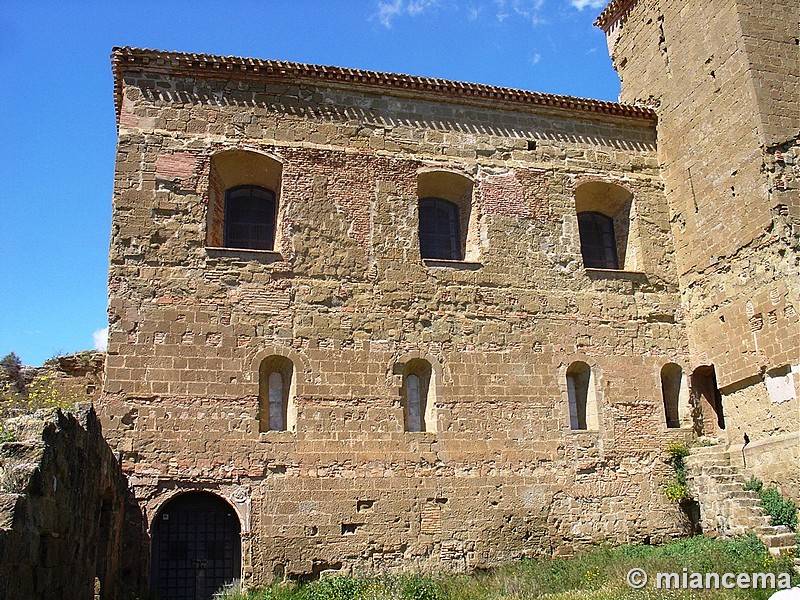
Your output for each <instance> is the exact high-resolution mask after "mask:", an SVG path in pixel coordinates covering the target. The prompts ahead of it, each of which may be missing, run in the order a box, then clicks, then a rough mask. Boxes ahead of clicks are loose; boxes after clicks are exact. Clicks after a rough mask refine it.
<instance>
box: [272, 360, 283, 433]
mask: <svg viewBox="0 0 800 600" xmlns="http://www.w3.org/2000/svg"><path fill="white" fill-rule="evenodd" d="M285 413H286V410H285V407H284V402H283V377H282V376H281V374H280V373H278V372H273V373H270V375H269V428H270V429H271V430H273V431H283V430H284V429H286V418H285V416H284V415H285Z"/></svg>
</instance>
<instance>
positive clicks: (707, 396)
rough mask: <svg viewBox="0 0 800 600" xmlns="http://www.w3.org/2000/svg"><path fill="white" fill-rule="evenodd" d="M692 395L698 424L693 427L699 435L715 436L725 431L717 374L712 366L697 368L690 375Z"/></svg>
mask: <svg viewBox="0 0 800 600" xmlns="http://www.w3.org/2000/svg"><path fill="white" fill-rule="evenodd" d="M692 394H693V396H694V400H695V406H696V407H697V408H698V409H699V413H700V415H699V416H700V423H696V424H695V427H696V429H697V430H698V431H697V432H698V434H700V435H712V436H713V435H717V434H718V433H719V432H720V431H724V429H725V413H724V411H723V409H722V394H721V393H720V391H719V388H717V374H716V372H715V371H714V366H713V365H707V366H702V367H697V368H696V369H695V370H694V373H692Z"/></svg>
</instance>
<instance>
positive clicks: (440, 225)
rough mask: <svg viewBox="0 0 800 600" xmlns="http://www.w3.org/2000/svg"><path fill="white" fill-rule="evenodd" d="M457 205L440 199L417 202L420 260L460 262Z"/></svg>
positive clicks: (459, 218)
mask: <svg viewBox="0 0 800 600" xmlns="http://www.w3.org/2000/svg"><path fill="white" fill-rule="evenodd" d="M460 220H461V217H460V214H459V209H458V205H457V204H455V203H454V202H450V201H448V200H443V199H442V198H422V199H420V201H419V253H420V256H421V257H422V258H438V259H442V260H462V258H463V255H462V252H461V229H460Z"/></svg>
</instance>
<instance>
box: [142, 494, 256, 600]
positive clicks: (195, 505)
mask: <svg viewBox="0 0 800 600" xmlns="http://www.w3.org/2000/svg"><path fill="white" fill-rule="evenodd" d="M152 535H153V554H152V563H151V564H152V568H151V577H150V585H151V587H152V589H153V591H155V592H156V594H157V597H158V598H159V599H160V600H211V598H213V596H214V593H215V592H217V591H219V590H220V589H221V588H223V587H224V586H225V585H228V584H230V583H231V582H233V581H234V580H237V579H239V578H240V577H241V575H240V574H241V564H242V547H241V539H240V537H239V519H238V517H237V516H236V513H235V512H234V510H233V508H231V506H230V505H229V504H228V503H227V502H225V501H224V500H222V499H221V498H219V497H217V496H214V495H213V494H208V493H205V492H189V493H187V494H183V495H181V496H177V497H176V498H174V499H172V500H170V501H169V502H167V503H166V504H165V505H164V506H163V508H162V509H161V511H160V512H159V513H158V516H157V517H156V522H155V523H154V524H153V532H152Z"/></svg>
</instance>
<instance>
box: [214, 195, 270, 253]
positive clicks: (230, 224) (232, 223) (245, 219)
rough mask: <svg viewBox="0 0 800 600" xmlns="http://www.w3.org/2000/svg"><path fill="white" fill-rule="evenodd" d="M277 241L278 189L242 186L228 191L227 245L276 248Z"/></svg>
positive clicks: (226, 203)
mask: <svg viewBox="0 0 800 600" xmlns="http://www.w3.org/2000/svg"><path fill="white" fill-rule="evenodd" d="M274 244H275V192H273V191H271V190H268V189H266V188H262V187H259V186H257V185H240V186H238V187H235V188H231V189H229V190H227V191H226V192H225V239H224V245H225V247H227V248H250V249H253V250H272V248H273V246H274Z"/></svg>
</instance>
